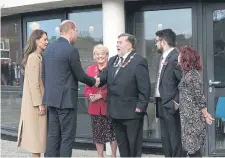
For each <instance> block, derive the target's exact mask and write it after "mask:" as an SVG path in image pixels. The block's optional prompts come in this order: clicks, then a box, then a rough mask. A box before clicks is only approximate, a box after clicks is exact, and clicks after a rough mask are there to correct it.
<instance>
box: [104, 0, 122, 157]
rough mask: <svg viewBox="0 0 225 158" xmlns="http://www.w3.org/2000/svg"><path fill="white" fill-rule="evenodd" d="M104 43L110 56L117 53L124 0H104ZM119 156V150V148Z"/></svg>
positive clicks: (107, 149) (109, 148)
mask: <svg viewBox="0 0 225 158" xmlns="http://www.w3.org/2000/svg"><path fill="white" fill-rule="evenodd" d="M102 14H103V44H104V45H105V46H106V47H108V49H109V58H110V57H112V56H114V55H116V54H117V48H116V44H117V39H118V36H119V35H120V34H121V33H124V32H125V11H124V0H102ZM111 154H112V150H111V146H110V143H106V155H111ZM117 156H119V150H118V149H117Z"/></svg>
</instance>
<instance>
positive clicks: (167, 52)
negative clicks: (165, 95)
mask: <svg viewBox="0 0 225 158" xmlns="http://www.w3.org/2000/svg"><path fill="white" fill-rule="evenodd" d="M173 49H174V48H170V49H169V50H167V51H166V52H164V53H163V55H162V58H163V59H162V60H161V63H160V65H159V70H158V74H157V78H156V83H157V85H156V89H155V97H160V93H159V81H160V76H161V71H162V67H163V63H164V62H165V60H166V58H167V56H168V55H169V54H170V52H171V51H172V50H173Z"/></svg>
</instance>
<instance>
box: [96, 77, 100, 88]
mask: <svg viewBox="0 0 225 158" xmlns="http://www.w3.org/2000/svg"><path fill="white" fill-rule="evenodd" d="M95 80H96V82H95V87H98V86H99V84H100V78H99V77H98V76H95Z"/></svg>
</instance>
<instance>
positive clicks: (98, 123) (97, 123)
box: [91, 115, 116, 144]
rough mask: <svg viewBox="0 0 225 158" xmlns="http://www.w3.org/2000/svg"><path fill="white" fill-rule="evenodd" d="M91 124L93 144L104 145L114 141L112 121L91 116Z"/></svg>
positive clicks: (99, 116)
mask: <svg viewBox="0 0 225 158" xmlns="http://www.w3.org/2000/svg"><path fill="white" fill-rule="evenodd" d="M91 123H92V132H93V142H94V143H98V144H105V143H107V142H112V141H114V140H115V139H116V136H115V131H114V128H113V125H112V119H111V118H110V117H109V116H102V115H91Z"/></svg>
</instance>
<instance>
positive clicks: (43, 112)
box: [39, 105, 46, 116]
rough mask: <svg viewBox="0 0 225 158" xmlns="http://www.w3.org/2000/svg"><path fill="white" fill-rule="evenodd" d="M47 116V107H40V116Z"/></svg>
mask: <svg viewBox="0 0 225 158" xmlns="http://www.w3.org/2000/svg"><path fill="white" fill-rule="evenodd" d="M45 114H46V107H45V105H39V115H40V116H43V115H45Z"/></svg>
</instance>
